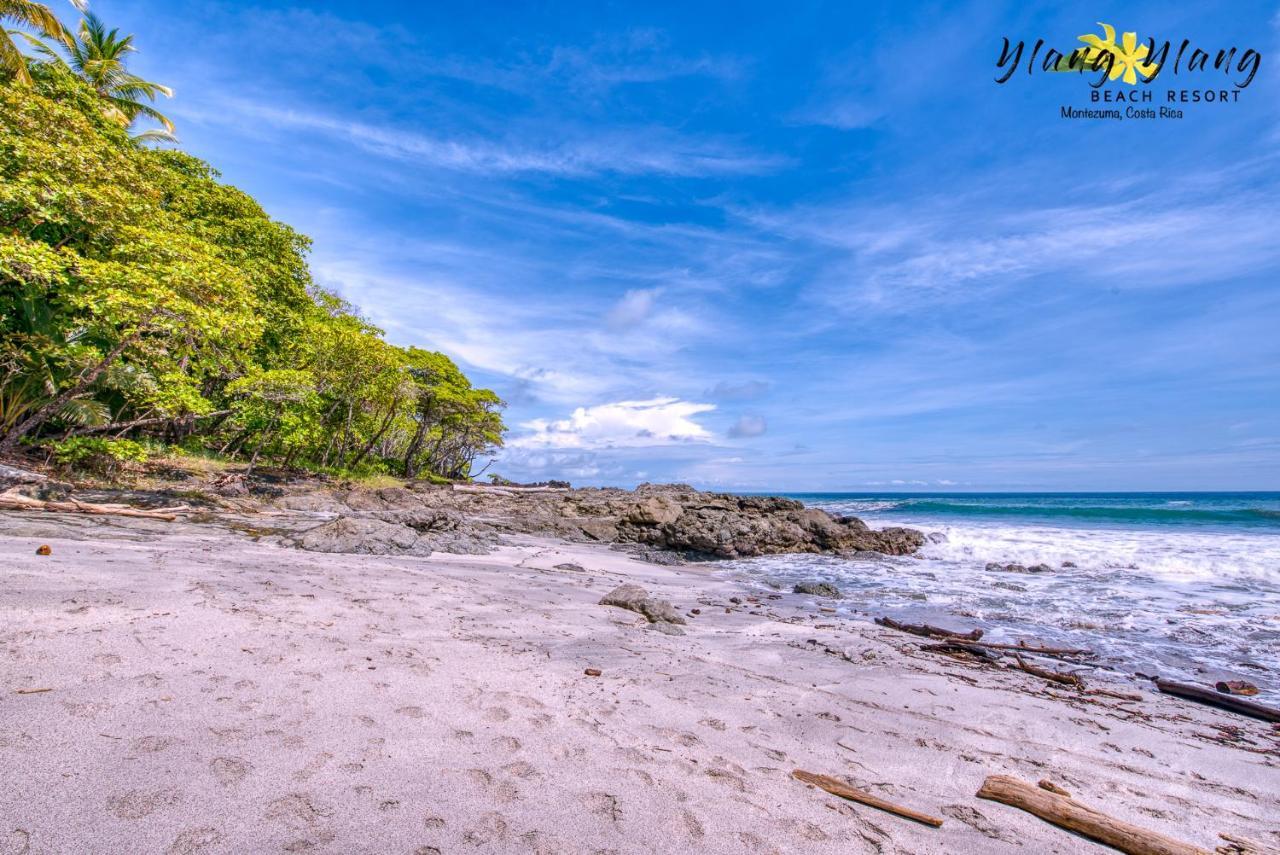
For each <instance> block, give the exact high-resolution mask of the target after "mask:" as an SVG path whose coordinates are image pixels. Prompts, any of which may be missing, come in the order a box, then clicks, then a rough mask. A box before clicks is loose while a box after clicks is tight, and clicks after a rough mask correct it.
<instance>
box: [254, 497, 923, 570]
mask: <svg viewBox="0 0 1280 855" xmlns="http://www.w3.org/2000/svg"><path fill="white" fill-rule="evenodd" d="M276 504H277V505H278V506H281V507H285V508H290V509H293V510H302V511H308V512H313V513H314V512H320V513H330V514H338V515H341V516H343V517H348V518H360V519H374V520H378V521H381V522H384V523H387V524H390V525H393V526H395V528H392V529H385V528H377V527H371V528H370V530H369V534H370V535H371V536H373V537H374V538H375V539H376V540H377V542H378V543H379V544H386V546H385V547H383V546H381V545H380V546H378V547H377V548H387V549H389V550H392V551H397V550H398V551H409V552H414V551H420V550H421V549H423V548H424V545H422V544H419V543H418V542H417V541H413V545H411V546H408V547H406V546H404V545H402V542H403V541H404V540H405V539H407V538H410V536H411V534H417V535H418V536H419V537H422V538H427V539H428V542H429V543H430V544H431V545H433V547H434V548H437V549H441V547H440V546H438V545H437V544H440V543H448V542H451V540H452V541H454V542H458V543H462V544H467V543H472V542H475V541H477V540H483V539H484V538H491V539H492V538H494V537H497V536H500V535H502V534H511V533H519V534H530V535H540V536H553V537H560V538H564V539H567V540H590V541H599V542H602V543H612V544H618V545H619V546H620V547H621V548H630V549H634V550H636V551H637V552H639V553H643V554H656V553H658V552H661V553H662V554H666V555H671V554H675V555H681V556H684V557H687V558H747V557H752V556H758V555H774V554H779V553H793V552H809V553H828V554H840V555H848V556H851V557H865V556H867V555H868V553H872V554H876V555H882V554H888V555H908V554H910V553H913V552H915V551H916V550H917V549H919V548H920V546H921V545H922V544H923V543H924V536H923V535H922V534H921V533H920V532H918V531H915V530H913V529H906V528H886V529H879V530H876V529H871V528H869V527H868V526H867V525H866V524H865V523H863V522H862V521H861V520H859V519H857V518H855V517H842V516H832V515H831V514H828V513H827V512H826V511H822V510H818V509H816V508H807V507H805V506H804V505H803V504H802V503H801V502H798V501H795V500H792V499H783V498H777V497H770V496H736V495H732V494H728V493H704V492H700V491H698V490H695V489H693V488H692V487H689V486H686V485H682V484H671V485H653V484H642V485H641V486H640V487H638V488H636V489H635V490H633V491H631V490H615V489H595V488H588V489H579V490H546V489H543V490H539V491H529V492H523V493H522V492H520V491H518V490H513V489H485V488H479V487H469V488H467V489H465V490H454V489H451V488H450V487H447V486H443V487H441V486H434V485H425V484H424V485H414V486H412V487H408V488H404V487H395V488H388V489H383V490H341V489H338V490H323V491H315V490H312V491H309V492H307V493H305V494H300V495H292V496H284V497H282V498H281V499H278V500H277V501H276ZM323 528H324V527H320V528H318V529H317V530H316V531H315V533H314V534H311V533H308V535H309V536H308V537H303V538H299V539H298V540H299V545H303V546H304V548H313V547H310V546H307V545H306V543H307V542H316V543H320V544H322V545H329V544H331V543H332V544H335V545H337V544H339V543H340V542H341V541H351V540H352V538H353V537H354V536H356V533H355V532H354V530H353V531H351V532H347V531H338V532H336V534H337V535H339V537H338V538H337V540H334V539H333V538H332V537H330V534H329V533H328V531H327V530H322V529H323ZM404 529H408V530H409V531H408V532H406V531H404ZM343 551H347V550H343ZM443 551H451V550H443Z"/></svg>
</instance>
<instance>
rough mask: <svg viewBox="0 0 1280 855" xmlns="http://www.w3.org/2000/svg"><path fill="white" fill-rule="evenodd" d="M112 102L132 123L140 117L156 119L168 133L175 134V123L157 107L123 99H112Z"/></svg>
mask: <svg viewBox="0 0 1280 855" xmlns="http://www.w3.org/2000/svg"><path fill="white" fill-rule="evenodd" d="M111 100H112V102H113V103H114V104H115V105H116V108H117V109H118V110H120V111H121V112H122V113H124V114H125V115H126V116H128V117H129V119H130V120H131V121H132V120H133V119H136V118H138V116H146V117H147V118H149V119H155V120H156V121H157V122H159V123H160V124H161V125H163V126H164V129H165V131H167V132H168V133H173V121H172V120H171V119H170V118H169V117H168V116H166V115H165V114H164V113H161V112H160V111H159V110H157V109H156V108H155V107H152V106H149V105H147V104H143V103H140V102H138V101H128V100H125V99H123V98H112V99H111Z"/></svg>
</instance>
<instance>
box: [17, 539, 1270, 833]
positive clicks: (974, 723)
mask: <svg viewBox="0 0 1280 855" xmlns="http://www.w3.org/2000/svg"><path fill="white" fill-rule="evenodd" d="M41 544H48V545H49V546H50V547H51V551H52V554H51V555H48V556H40V555H37V554H36V550H37V547H38V546H40V545H41ZM0 554H3V556H4V560H3V562H2V563H0V686H2V687H3V694H2V695H0V852H3V853H6V855H7V853H88V852H94V853H98V852H101V853H119V852H129V853H198V852H199V853H244V852H278V851H285V852H335V853H337V852H343V853H349V852H388V853H418V855H425V853H435V852H472V851H474V852H546V853H551V852H566V853H567V852H813V853H818V852H832V853H837V852H838V853H849V852H868V853H871V852H884V853H933V852H939V853H941V852H946V853H1002V852H1019V853H1031V852H1035V853H1079V852H1090V851H1112V850H1109V849H1106V848H1105V847H1102V846H1099V845H1097V844H1094V843H1091V842H1089V841H1086V840H1085V839H1083V838H1081V837H1078V836H1075V835H1072V834H1070V833H1068V832H1065V831H1063V830H1061V829H1059V828H1056V827H1054V826H1051V825H1049V824H1047V823H1045V822H1043V821H1041V820H1039V819H1037V818H1035V817H1033V816H1031V815H1029V814H1027V813H1024V812H1022V811H1019V810H1017V809H1014V808H1012V807H1007V806H1005V805H1002V804H997V803H995V802H991V801H984V800H979V799H977V798H975V793H976V791H977V790H978V788H979V786H980V785H981V784H982V782H983V780H984V779H985V778H986V776H988V775H991V774H997V773H1005V774H1010V775H1014V776H1017V777H1019V778H1022V779H1025V780H1027V781H1030V782H1033V783H1034V782H1036V781H1038V780H1040V779H1048V780H1050V781H1052V782H1054V783H1056V784H1057V785H1059V786H1061V787H1063V788H1065V789H1066V790H1068V791H1069V792H1070V793H1071V794H1072V795H1073V796H1074V797H1075V798H1077V799H1079V800H1080V801H1083V802H1086V803H1088V804H1091V805H1093V806H1094V807H1097V808H1099V809H1100V810H1103V811H1105V812H1107V813H1109V814H1112V815H1114V816H1116V817H1119V818H1121V819H1125V820H1128V821H1130V822H1133V823H1135V824H1138V825H1141V826H1144V827H1146V828H1150V829H1152V830H1154V831H1159V832H1162V833H1164V834H1167V835H1170V836H1172V837H1176V838H1179V839H1182V840H1185V841H1187V842H1189V843H1192V844H1196V845H1199V846H1202V847H1204V848H1205V849H1207V850H1210V851H1212V850H1213V849H1214V847H1215V846H1218V845H1221V844H1222V843H1223V841H1222V840H1221V839H1219V837H1218V834H1219V833H1220V832H1226V833H1229V834H1233V835H1237V836H1240V837H1244V838H1251V839H1253V840H1255V841H1258V842H1259V843H1260V844H1264V845H1271V846H1276V845H1280V823H1277V818H1280V760H1277V758H1276V756H1275V754H1274V753H1272V754H1266V753H1261V752H1255V751H1247V750H1242V749H1241V748H1238V747H1231V746H1228V745H1225V744H1222V743H1221V742H1219V741H1215V740H1214V739H1213V738H1211V737H1214V736H1215V735H1217V736H1220V735H1221V733H1222V731H1220V730H1218V729H1217V728H1223V727H1231V728H1239V731H1238V734H1240V735H1241V736H1242V737H1243V739H1250V740H1252V743H1246V742H1243V741H1241V742H1240V744H1242V745H1246V746H1247V745H1249V744H1256V745H1261V746H1266V745H1269V744H1271V743H1268V742H1267V739H1268V737H1270V736H1271V734H1272V733H1273V732H1274V731H1273V729H1272V726H1271V725H1269V724H1266V723H1264V722H1259V721H1253V720H1251V719H1247V718H1242V717H1240V716H1236V715H1232V714H1230V713H1226V712H1218V711H1215V710H1212V709H1207V708H1204V707H1199V706H1196V705H1193V704H1191V703H1189V702H1185V701H1181V700H1178V699H1173V698H1168V697H1162V696H1158V695H1155V694H1153V693H1151V692H1149V691H1147V690H1144V691H1143V697H1144V699H1143V700H1142V701H1141V702H1128V701H1123V700H1119V699H1113V698H1107V697H1100V696H1094V697H1088V698H1085V697H1080V696H1072V694H1071V693H1070V692H1069V691H1068V690H1062V691H1058V690H1050V689H1046V685H1047V684H1046V683H1044V682H1043V681H1041V680H1039V679H1038V678H1035V677H1032V676H1030V675H1026V674H1022V673H1019V672H1011V671H1008V670H997V669H993V668H982V667H978V666H975V665H972V664H967V663H962V662H957V661H954V660H952V659H950V658H948V657H946V656H942V655H939V654H936V653H928V652H921V651H920V650H919V648H920V645H921V642H922V641H923V640H921V639H914V638H913V637H911V636H907V635H902V634H900V633H896V632H893V631H891V630H888V629H883V628H880V627H876V626H873V625H869V624H850V623H845V622H842V623H840V625H838V626H837V625H835V624H834V622H832V623H826V622H824V621H823V614H822V613H821V612H819V611H817V610H815V609H814V608H813V607H812V603H811V601H810V600H809V599H808V598H805V597H802V596H799V595H794V594H782V595H775V596H777V598H776V599H770V598H769V597H768V596H767V595H760V594H758V592H756V593H753V592H749V591H746V590H744V589H742V588H741V587H740V586H739V585H738V583H735V582H731V581H729V580H727V579H724V578H720V577H719V576H718V575H717V572H716V570H715V565H714V564H699V565H690V566H684V567H660V566H656V565H650V564H645V563H640V562H638V561H635V560H632V559H631V558H629V557H626V556H625V555H622V554H620V553H618V552H615V551H611V550H609V549H607V548H604V547H600V546H591V545H582V544H570V543H564V542H559V541H553V540H539V539H534V538H527V539H524V540H523V541H522V542H521V543H520V545H514V546H506V547H501V548H499V549H498V550H497V551H496V552H494V553H493V554H490V555H487V556H457V555H433V556H431V557H429V558H418V557H386V556H363V555H340V554H335V555H329V554H315V553H308V552H303V551H299V550H296V549H292V548H287V547H282V546H279V545H274V544H271V543H269V542H255V540H254V539H253V538H252V537H250V536H249V535H247V534H244V533H237V532H232V531H229V530H227V529H225V528H222V527H218V526H213V525H204V526H201V525H191V524H187V523H179V524H166V523H161V522H151V521H145V520H124V519H95V518H89V517H78V516H61V515H49V514H45V515H37V514H6V515H3V516H0ZM568 565H578V567H577V568H575V567H572V566H568ZM578 568H581V569H578ZM620 582H633V583H636V584H639V585H642V586H644V587H645V588H647V589H649V590H650V591H651V592H652V593H653V594H655V595H656V596H659V597H662V598H664V599H668V600H670V601H671V602H672V603H674V604H675V605H676V607H677V608H678V609H679V610H680V611H681V613H683V614H688V613H689V612H690V611H691V610H692V609H698V610H699V611H700V613H699V614H697V615H691V616H689V617H688V624H687V626H686V627H685V628H684V629H685V634H683V635H678V636H676V635H667V634H663V633H660V632H654V631H652V630H650V629H648V628H647V624H646V622H645V620H644V618H643V617H641V616H640V615H637V614H634V613H632V612H629V611H625V610H622V609H618V608H613V607H607V606H602V605H599V604H598V601H599V600H600V598H601V596H602V595H603V594H605V593H606V592H608V591H609V590H610V589H612V588H613V587H614V586H616V585H617V584H619V583H620ZM750 596H759V597H760V599H759V602H752V601H750V600H749V599H748V597H750ZM731 597H736V598H738V599H740V600H742V602H741V604H735V603H732V602H731V601H730V598H731ZM802 607H803V608H802ZM815 642H816V643H815ZM588 668H595V669H599V670H600V671H601V675H600V676H598V677H597V676H588V675H586V674H585V673H584V671H585V669H588ZM1116 688H1119V689H1122V690H1124V691H1129V692H1132V691H1134V688H1133V687H1131V686H1130V687H1116ZM35 689H48V691H37V692H31V690H35ZM20 690H21V691H22V692H24V693H22V694H19V691H20ZM797 768H800V769H806V770H810V771H814V772H818V773H823V774H828V775H834V776H839V777H843V778H846V779H847V780H849V781H851V782H853V783H854V784H855V785H858V786H861V787H863V788H864V789H866V790H869V791H871V792H873V793H875V794H877V795H879V796H881V797H882V798H885V799H888V800H891V801H893V802H896V803H899V804H903V805H906V806H909V807H912V808H915V809H917V810H920V811H923V812H925V813H929V814H934V815H936V816H939V817H942V818H943V819H944V824H943V826H942V827H941V828H939V829H934V828H929V827H926V826H924V825H920V824H917V823H914V822H911V821H909V820H905V819H902V818H899V817H896V816H892V815H890V814H887V813H884V812H881V811H878V810H875V809H873V808H870V807H866V806H863V805H856V804H851V803H848V802H844V801H842V800H840V799H838V798H835V797H833V796H830V795H828V794H826V793H825V792H822V791H820V790H818V789H815V788H813V787H809V786H806V785H804V784H802V783H800V782H798V781H796V780H794V779H793V778H792V777H791V772H792V770H793V769H797ZM1231 851H1241V850H1231ZM1259 851H1261V850H1259Z"/></svg>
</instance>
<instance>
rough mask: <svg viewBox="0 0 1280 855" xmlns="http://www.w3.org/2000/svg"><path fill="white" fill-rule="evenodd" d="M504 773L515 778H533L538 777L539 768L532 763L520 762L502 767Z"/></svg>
mask: <svg viewBox="0 0 1280 855" xmlns="http://www.w3.org/2000/svg"><path fill="white" fill-rule="evenodd" d="M502 771H504V772H506V773H507V774H508V775H510V776H511V777H513V778H533V777H537V776H538V774H539V772H538V769H537V767H535V766H534V765H533V764H532V763H526V762H525V761H523V760H518V761H516V762H515V763H508V764H507V765H506V766H503V767H502Z"/></svg>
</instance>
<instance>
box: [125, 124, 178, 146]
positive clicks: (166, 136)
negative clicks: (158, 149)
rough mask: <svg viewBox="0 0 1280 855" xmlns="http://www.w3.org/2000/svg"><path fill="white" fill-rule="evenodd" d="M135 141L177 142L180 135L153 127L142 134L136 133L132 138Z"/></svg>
mask: <svg viewBox="0 0 1280 855" xmlns="http://www.w3.org/2000/svg"><path fill="white" fill-rule="evenodd" d="M131 139H133V141H134V142H138V143H144V142H171V143H176V142H177V141H178V137H177V135H176V134H174V133H173V132H171V131H165V130H161V129H160V128H151V129H149V130H145V131H143V132H142V133H140V134H134V135H133V136H132V138H131Z"/></svg>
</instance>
